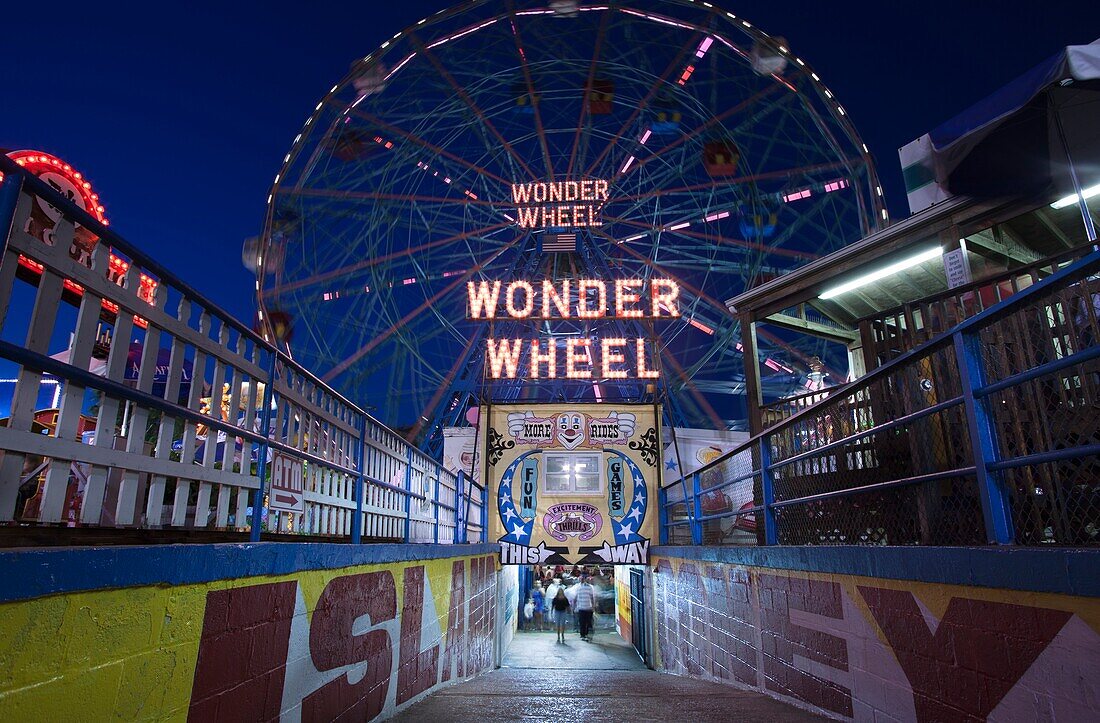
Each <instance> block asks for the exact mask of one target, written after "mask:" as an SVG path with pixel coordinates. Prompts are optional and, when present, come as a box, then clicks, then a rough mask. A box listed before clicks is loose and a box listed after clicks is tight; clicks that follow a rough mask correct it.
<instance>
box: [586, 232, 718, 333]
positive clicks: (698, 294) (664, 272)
mask: <svg viewBox="0 0 1100 723" xmlns="http://www.w3.org/2000/svg"><path fill="white" fill-rule="evenodd" d="M600 235H603V236H604V237H605V238H607V239H608V240H611V241H613V240H614V239H611V237H609V236H606V235H605V234H602V233H600ZM619 248H620V249H622V250H623V251H625V252H626V253H627V254H629V255H630V256H632V257H634V258H635V259H637V260H638V261H640V262H642V263H643V264H645V265H646V266H647V267H649V268H650V269H652V270H653V271H656V272H659V273H661V274H662V275H664V276H665V277H666V278H669V279H672V280H673V281H675V282H676V283H677V284H679V285H680V286H681V287H682V288H685V289H687V290H688V291H689V292H690V293H692V294H693V295H695V296H696V297H698V298H700V299H704V300H706V302H707V303H708V304H710V305H711V306H713V307H714V308H716V309H718V310H720V311H721V312H722V314H723V315H724V316H732V312H730V310H729V309H728V308H726V305H725V304H723V303H722V302H721V301H719V300H717V299H715V298H714V297H713V296H711V295H709V294H707V293H706V292H705V291H703V290H702V289H700V288H698V287H696V286H694V285H692V284H690V283H688V282H687V281H685V280H684V279H683V278H682V277H680V276H678V275H676V274H673V273H672V272H670V271H669V270H668V269H666V268H665V267H664V266H662V265H661V264H659V263H657V261H655V260H654V259H651V258H649V257H648V256H646V255H645V254H642V253H639V252H638V251H635V250H634V249H632V248H630V247H629V246H626V245H625V244H622V245H619Z"/></svg>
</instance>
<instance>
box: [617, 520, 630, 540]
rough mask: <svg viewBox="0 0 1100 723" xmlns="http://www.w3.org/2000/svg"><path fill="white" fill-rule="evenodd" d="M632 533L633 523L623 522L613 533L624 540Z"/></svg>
mask: <svg viewBox="0 0 1100 723" xmlns="http://www.w3.org/2000/svg"><path fill="white" fill-rule="evenodd" d="M633 534H634V525H631V524H629V523H626V522H624V523H623V525H622V527H620V528H619V531H618V532H616V533H615V536H616V537H621V538H623V539H624V540H627V539H630V536H631V535H633Z"/></svg>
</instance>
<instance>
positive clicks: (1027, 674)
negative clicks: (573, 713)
mask: <svg viewBox="0 0 1100 723" xmlns="http://www.w3.org/2000/svg"><path fill="white" fill-rule="evenodd" d="M1020 553H1025V554H1020ZM654 558H655V559H654V561H653V563H652V564H651V565H650V569H651V570H654V569H655V572H652V573H651V574H652V579H653V582H654V598H655V600H654V605H655V624H656V626H657V627H656V634H657V647H658V651H657V653H658V655H657V666H656V667H657V669H658V670H664V671H666V672H671V673H677V674H680V675H688V676H692V677H699V678H705V679H709V680H717V681H720V682H725V683H728V684H730V685H734V686H738V687H748V688H755V689H757V690H762V691H764V692H766V693H768V694H771V695H773V696H775V697H778V698H782V699H785V700H788V701H791V702H794V703H796V704H799V705H801V706H803V707H810V708H814V709H817V710H818V711H819V712H822V713H825V714H828V715H830V716H832V717H835V718H841V719H854V720H858V721H876V722H882V721H955V720H960V721H980V720H991V721H1095V720H1100V600H1098V598H1097V597H1096V596H1097V595H1098V594H1100V564H1098V559H1100V555H1097V554H1096V552H1090V551H1072V550H1015V551H1002V550H996V549H938V550H937V549H932V548H921V549H914V548H908V549H902V548H876V549H872V550H869V551H868V550H866V549H857V550H851V549H850V548H832V549H828V550H826V549H823V548H817V549H807V548H774V549H773V550H772V551H770V552H769V551H768V550H764V549H762V548H755V549H753V548H743V549H741V550H739V549H737V548H695V549H692V548H672V547H666V548H655V554H654ZM860 572H862V573H864V574H856V573H860ZM920 578H923V579H925V580H927V581H924V582H921V581H918V579H920Z"/></svg>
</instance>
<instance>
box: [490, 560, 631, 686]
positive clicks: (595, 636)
mask: <svg viewBox="0 0 1100 723" xmlns="http://www.w3.org/2000/svg"><path fill="white" fill-rule="evenodd" d="M635 573H636V574H635ZM641 573H642V569H641V568H640V567H639V568H638V569H637V570H634V566H626V565H571V566H570V565H556V566H554V565H545V566H544V565H525V566H522V567H521V568H520V570H519V589H520V594H519V595H518V596H517V598H518V606H519V609H518V610H517V620H518V626H517V631H516V634H515V637H514V638H513V640H512V642H511V644H510V645H509V647H508V648H507V650H506V651H505V653H504V656H503V658H502V660H501V664H502V666H503V667H508V668H532V669H570V670H644V669H645V668H646V667H647V665H648V663H649V660H648V643H647V640H648V632H647V630H646V628H645V616H644V614H642V615H638V614H637V613H636V612H635V611H636V610H639V609H640V608H642V609H644V603H643V602H642V601H643V600H644V598H641V596H642V595H643V594H644V592H643V590H644V588H643V585H642V580H643V575H642V574H641ZM635 578H637V579H636V580H635ZM635 583H636V584H635ZM586 586H587V589H586ZM559 593H560V595H559ZM555 600H556V602H555ZM589 604H591V605H592V608H591V613H590V615H586V608H587V606H588V605H589ZM586 617H589V618H590V622H588V621H586V620H585V618H586ZM632 623H634V624H632Z"/></svg>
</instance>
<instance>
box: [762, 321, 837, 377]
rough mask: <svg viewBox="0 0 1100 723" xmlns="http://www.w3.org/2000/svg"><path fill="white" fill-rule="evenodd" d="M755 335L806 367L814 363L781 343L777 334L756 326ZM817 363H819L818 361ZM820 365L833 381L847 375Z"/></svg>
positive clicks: (794, 349) (791, 347)
mask: <svg viewBox="0 0 1100 723" xmlns="http://www.w3.org/2000/svg"><path fill="white" fill-rule="evenodd" d="M756 333H757V334H759V335H761V336H763V337H764V338H766V339H767V340H768V341H770V342H771V343H773V344H775V345H776V346H779V347H781V348H782V349H783V350H784V351H786V352H788V353H790V354H793V355H794V356H796V357H798V358H799V359H800V360H802V362H803V363H804V364H806V365H807V366H810V363H811V362H813V361H814V360H813V359H811V358H810V357H809V356H807V355H806V354H805V353H803V352H802V351H801V350H800V349H798V348H797V347H795V346H792V345H791V344H788V343H787V342H785V341H783V339H782V338H780V337H779V336H778V335H777V334H774V333H772V332H770V331H768V330H767V329H765V328H763V327H761V326H758V327H757V328H756ZM818 361H820V360H818ZM822 364H823V365H824V368H825V371H826V372H828V373H829V374H830V375H831V376H832V377H833V378H834V379H843V378H845V377H846V376H847V375H844V374H840V373H839V372H837V370H836V369H833V368H832V367H830V366H829V365H827V364H825V363H824V362H822Z"/></svg>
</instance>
